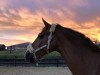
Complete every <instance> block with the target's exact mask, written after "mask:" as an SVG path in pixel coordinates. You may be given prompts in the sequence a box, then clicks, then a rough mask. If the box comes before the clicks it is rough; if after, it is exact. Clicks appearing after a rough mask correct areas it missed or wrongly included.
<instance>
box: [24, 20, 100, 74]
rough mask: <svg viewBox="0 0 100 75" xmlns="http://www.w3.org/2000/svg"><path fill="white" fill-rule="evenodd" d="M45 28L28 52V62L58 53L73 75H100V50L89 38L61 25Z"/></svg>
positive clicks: (46, 25)
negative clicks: (53, 52) (51, 53)
mask: <svg viewBox="0 0 100 75" xmlns="http://www.w3.org/2000/svg"><path fill="white" fill-rule="evenodd" d="M43 22H44V24H45V27H44V28H43V30H42V32H41V33H40V34H39V35H38V37H37V38H36V40H35V41H34V42H33V43H32V44H30V45H29V46H28V48H27V52H26V60H28V61H30V62H34V61H36V60H37V59H40V58H41V57H42V56H44V55H45V54H48V53H50V52H52V51H58V52H59V53H61V55H62V56H63V58H64V59H65V62H66V64H67V65H68V67H69V69H70V70H71V72H72V73H73V75H100V52H99V51H100V49H99V47H98V46H96V45H95V44H94V43H93V42H92V41H91V40H90V39H89V38H88V37H86V36H85V35H83V34H81V33H79V32H77V31H74V30H72V29H69V28H65V27H62V26H61V25H59V24H53V26H52V25H50V24H49V23H47V22H46V21H45V20H43Z"/></svg>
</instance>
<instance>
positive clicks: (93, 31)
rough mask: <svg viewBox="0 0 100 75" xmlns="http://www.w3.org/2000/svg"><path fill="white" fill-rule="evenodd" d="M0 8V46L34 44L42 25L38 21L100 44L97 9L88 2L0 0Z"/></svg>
mask: <svg viewBox="0 0 100 75" xmlns="http://www.w3.org/2000/svg"><path fill="white" fill-rule="evenodd" d="M98 3H99V2H97V5H98ZM91 5H92V6H93V9H91V7H92V6H91ZM0 6H1V7H0V43H4V44H6V45H12V44H17V43H23V42H28V41H30V42H32V41H34V39H35V38H36V37H37V35H38V33H39V32H40V31H41V29H42V28H43V26H44V25H43V23H42V20H41V18H44V19H46V20H47V21H48V22H50V23H52V22H56V23H59V24H61V25H62V26H64V27H68V28H72V29H75V30H78V31H80V32H82V33H84V34H85V35H86V36H88V37H90V38H91V39H92V40H95V39H96V40H98V41H100V14H99V12H100V10H99V9H98V8H97V7H96V5H93V3H92V1H90V2H89V1H87V0H84V1H83V0H64V1H62V0H52V1H51V0H43V1H40V0H34V1H33V0H1V1H0ZM90 6H91V7H90ZM94 7H95V8H97V9H96V10H95V9H94ZM94 10H95V11H94ZM1 37H2V38H1ZM9 41H11V42H10V43H9Z"/></svg>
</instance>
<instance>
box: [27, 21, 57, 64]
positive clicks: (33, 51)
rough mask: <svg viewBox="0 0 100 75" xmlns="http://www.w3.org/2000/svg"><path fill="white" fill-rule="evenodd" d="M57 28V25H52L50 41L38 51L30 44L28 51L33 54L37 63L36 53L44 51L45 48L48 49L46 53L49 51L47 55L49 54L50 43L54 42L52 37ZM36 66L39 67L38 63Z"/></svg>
mask: <svg viewBox="0 0 100 75" xmlns="http://www.w3.org/2000/svg"><path fill="white" fill-rule="evenodd" d="M56 26H57V24H56V23H55V24H52V25H51V28H50V30H49V32H50V34H49V36H48V41H47V44H46V45H43V46H41V47H39V48H37V49H34V48H33V47H32V44H31V43H29V45H28V46H27V51H29V52H30V53H33V55H34V59H35V61H37V57H36V52H38V51H40V50H42V49H43V48H46V47H47V50H46V51H47V53H49V48H50V43H51V40H52V35H53V33H54V32H55V29H56ZM36 66H38V63H36Z"/></svg>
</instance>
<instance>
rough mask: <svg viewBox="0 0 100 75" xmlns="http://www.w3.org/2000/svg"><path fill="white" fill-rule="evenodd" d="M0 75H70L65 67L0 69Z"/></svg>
mask: <svg viewBox="0 0 100 75" xmlns="http://www.w3.org/2000/svg"><path fill="white" fill-rule="evenodd" d="M0 75H72V74H71V72H70V71H69V69H68V68H67V67H0Z"/></svg>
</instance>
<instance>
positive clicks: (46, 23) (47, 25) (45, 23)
mask: <svg viewBox="0 0 100 75" xmlns="http://www.w3.org/2000/svg"><path fill="white" fill-rule="evenodd" d="M42 21H43V23H44V25H45V27H47V28H48V27H49V26H50V24H49V23H48V22H46V21H45V20H44V19H43V18H42Z"/></svg>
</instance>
